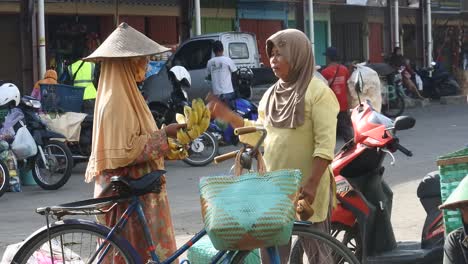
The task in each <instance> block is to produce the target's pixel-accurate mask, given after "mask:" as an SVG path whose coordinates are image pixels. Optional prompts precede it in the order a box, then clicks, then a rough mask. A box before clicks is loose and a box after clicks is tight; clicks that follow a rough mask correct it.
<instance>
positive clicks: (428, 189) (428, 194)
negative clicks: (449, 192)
mask: <svg viewBox="0 0 468 264" xmlns="http://www.w3.org/2000/svg"><path fill="white" fill-rule="evenodd" d="M417 195H418V197H419V198H420V199H423V198H433V197H439V198H440V175H439V172H438V171H433V172H431V173H428V174H427V175H426V176H425V177H424V178H423V179H422V180H421V182H420V183H419V186H418V190H417Z"/></svg>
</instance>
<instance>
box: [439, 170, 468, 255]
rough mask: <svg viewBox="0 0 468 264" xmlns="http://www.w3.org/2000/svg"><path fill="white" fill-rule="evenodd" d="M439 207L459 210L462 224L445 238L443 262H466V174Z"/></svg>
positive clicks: (467, 193)
mask: <svg viewBox="0 0 468 264" xmlns="http://www.w3.org/2000/svg"><path fill="white" fill-rule="evenodd" d="M439 208H440V209H446V210H459V211H460V214H461V218H462V219H461V220H462V223H463V226H462V227H460V228H458V229H456V230H453V231H452V232H450V234H448V235H447V237H446V238H445V243H444V264H468V176H465V178H463V180H462V181H461V182H460V183H459V184H458V186H457V188H455V190H453V192H452V193H451V194H450V196H449V197H448V198H447V200H446V201H445V202H444V203H443V204H442V205H441V206H439Z"/></svg>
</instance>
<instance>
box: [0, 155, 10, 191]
mask: <svg viewBox="0 0 468 264" xmlns="http://www.w3.org/2000/svg"><path fill="white" fill-rule="evenodd" d="M9 187H10V174H9V172H8V167H7V166H6V164H5V163H4V162H3V161H1V160H0V196H2V195H3V194H4V193H5V192H6V191H7V190H8V188H9Z"/></svg>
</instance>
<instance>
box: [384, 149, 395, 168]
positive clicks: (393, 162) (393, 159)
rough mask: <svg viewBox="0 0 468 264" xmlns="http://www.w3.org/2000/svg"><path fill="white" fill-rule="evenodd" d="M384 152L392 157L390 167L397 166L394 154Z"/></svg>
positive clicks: (387, 151)
mask: <svg viewBox="0 0 468 264" xmlns="http://www.w3.org/2000/svg"><path fill="white" fill-rule="evenodd" d="M382 152H385V153H387V154H389V155H390V157H392V161H391V162H390V165H392V166H393V165H395V162H396V160H395V156H394V155H393V153H392V152H390V151H389V150H387V149H382Z"/></svg>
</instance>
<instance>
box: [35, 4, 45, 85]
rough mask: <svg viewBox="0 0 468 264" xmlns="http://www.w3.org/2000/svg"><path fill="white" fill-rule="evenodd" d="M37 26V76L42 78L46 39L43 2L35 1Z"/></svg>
mask: <svg viewBox="0 0 468 264" xmlns="http://www.w3.org/2000/svg"><path fill="white" fill-rule="evenodd" d="M37 26H38V28H39V32H38V33H39V35H38V41H37V43H38V46H39V76H40V77H41V78H42V77H43V76H44V74H45V72H46V38H45V14H44V0H38V1H37Z"/></svg>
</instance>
